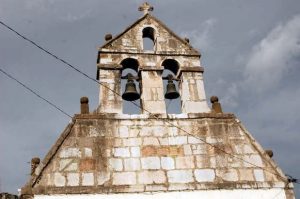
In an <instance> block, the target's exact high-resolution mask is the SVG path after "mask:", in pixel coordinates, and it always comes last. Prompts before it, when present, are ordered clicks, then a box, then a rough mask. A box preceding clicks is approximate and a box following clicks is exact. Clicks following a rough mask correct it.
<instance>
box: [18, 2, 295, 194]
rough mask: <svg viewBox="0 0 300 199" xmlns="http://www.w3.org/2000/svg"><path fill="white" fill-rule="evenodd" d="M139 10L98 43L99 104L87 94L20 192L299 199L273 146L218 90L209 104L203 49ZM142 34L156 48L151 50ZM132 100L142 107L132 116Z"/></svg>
mask: <svg viewBox="0 0 300 199" xmlns="http://www.w3.org/2000/svg"><path fill="white" fill-rule="evenodd" d="M139 10H140V11H142V12H143V13H144V14H143V16H142V17H141V18H140V19H138V20H137V21H136V22H135V23H133V24H132V25H131V26H129V27H128V28H126V29H125V30H124V31H123V32H122V33H120V34H119V35H116V36H114V37H113V36H112V35H110V34H108V35H106V37H105V39H106V43H105V44H104V45H103V46H102V47H100V48H99V53H98V59H97V79H98V80H99V85H100V91H99V106H98V107H97V109H96V110H95V111H89V105H88V98H86V97H83V98H81V101H80V102H81V113H80V114H76V115H75V116H74V117H73V119H72V121H71V122H70V123H69V124H68V126H67V127H66V128H65V130H64V131H63V132H62V134H61V135H60V137H59V138H58V140H57V141H56V143H55V144H54V145H53V147H52V148H51V149H50V151H49V152H48V154H47V155H46V157H45V158H44V159H43V160H42V161H39V159H38V158H35V159H33V160H32V174H31V178H30V179H29V181H28V183H27V184H26V185H25V186H24V187H23V188H22V197H23V198H37V199H48V198H49V199H60V198H70V199H71V198H72V199H73V198H74V199H77V198H90V199H94V198H95V199H96V198H97V199H102V198H103V199H104V198H105V199H117V198H118V199H120V198H124V199H127V198H128V199H129V198H130V199H132V198H139V199H152V198H164V199H171V198H172V199H173V198H191V199H193V198H230V199H232V198H253V199H257V198H268V199H269V198H274V197H276V198H282V199H283V198H287V199H291V198H295V196H294V192H293V185H292V184H291V183H290V182H289V180H288V178H287V177H286V176H285V175H284V173H283V172H282V170H281V169H280V168H279V167H278V166H277V165H276V163H275V162H274V161H273V159H272V152H271V151H266V150H264V149H263V148H262V146H260V145H259V144H258V143H257V142H256V141H255V139H254V138H253V137H252V136H251V134H250V133H249V132H248V131H247V129H246V128H245V127H244V126H243V125H242V123H241V122H240V121H239V120H238V118H237V117H236V116H235V115H234V114H231V113H223V111H222V108H221V104H220V103H219V102H218V98H217V97H216V96H213V97H211V98H210V101H211V103H212V105H211V106H209V105H208V103H207V97H206V95H205V90H204V84H203V72H204V68H203V67H202V65H201V62H200V57H201V55H200V53H199V52H198V51H197V50H195V49H194V48H193V47H192V46H191V45H190V43H189V40H188V39H186V38H180V37H179V36H177V35H176V34H175V33H174V32H173V31H171V30H170V29H169V28H168V27H167V26H166V25H164V24H163V23H162V22H161V21H159V20H158V19H157V18H155V17H154V16H152V15H151V14H150V11H152V10H153V8H152V7H151V6H150V5H149V4H147V3H144V4H143V5H142V6H141V7H140V8H139ZM143 38H148V39H150V40H152V42H153V48H151V49H150V50H146V49H145V46H144V45H145V43H144V42H143ZM126 69H130V70H131V71H133V74H130V75H128V74H124V73H123V72H124V71H125V70H126ZM165 71H168V74H169V75H167V76H163V74H165V73H164V72H165ZM122 80H125V81H127V83H126V87H125V90H124V89H122V84H121V81H122ZM164 81H167V82H168V85H167V89H165V88H164V87H165V86H164ZM175 82H177V84H178V91H177V88H176V85H175ZM166 98H167V99H169V100H172V99H175V98H180V102H181V105H180V109H181V113H180V114H168V113H167V106H166V103H165V99H166ZM124 100H127V101H132V102H133V103H135V104H136V106H138V107H140V111H141V113H140V114H134V115H132V114H131V115H130V114H124V113H123V101H124ZM138 100H139V101H140V103H138V104H137V103H136V102H137V101H138Z"/></svg>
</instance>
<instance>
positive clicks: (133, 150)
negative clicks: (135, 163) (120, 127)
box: [130, 147, 141, 157]
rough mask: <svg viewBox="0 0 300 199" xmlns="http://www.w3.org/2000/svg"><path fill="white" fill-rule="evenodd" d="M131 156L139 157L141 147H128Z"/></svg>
mask: <svg viewBox="0 0 300 199" xmlns="http://www.w3.org/2000/svg"><path fill="white" fill-rule="evenodd" d="M130 153H131V157H140V156H141V149H140V147H130Z"/></svg>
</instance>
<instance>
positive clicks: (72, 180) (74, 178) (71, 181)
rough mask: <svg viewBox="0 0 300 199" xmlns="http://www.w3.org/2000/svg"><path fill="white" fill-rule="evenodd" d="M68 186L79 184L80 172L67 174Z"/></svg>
mask: <svg viewBox="0 0 300 199" xmlns="http://www.w3.org/2000/svg"><path fill="white" fill-rule="evenodd" d="M67 186H79V173H68V174H67Z"/></svg>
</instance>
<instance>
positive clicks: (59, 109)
mask: <svg viewBox="0 0 300 199" xmlns="http://www.w3.org/2000/svg"><path fill="white" fill-rule="evenodd" d="M0 72H2V73H3V74H4V75H6V76H7V77H9V78H10V79H12V80H14V81H15V82H17V83H18V84H20V85H21V86H23V87H24V88H25V89H27V90H28V91H30V92H31V93H33V94H34V95H35V96H37V97H38V98H40V99H42V100H44V101H45V102H47V103H48V104H50V105H51V106H52V107H54V108H55V109H57V110H58V111H60V112H61V113H63V114H64V115H66V116H68V117H69V118H72V116H71V115H69V114H68V113H66V112H65V111H63V110H62V109H61V108H59V107H58V106H56V105H55V104H53V103H52V102H50V101H49V100H47V99H46V98H44V97H42V96H41V95H40V94H38V93H37V92H36V91H34V90H32V89H31V88H29V86H26V85H25V84H24V83H22V82H20V81H19V80H17V79H16V78H15V77H13V76H12V75H10V74H8V73H7V72H5V71H4V70H3V69H1V68H0Z"/></svg>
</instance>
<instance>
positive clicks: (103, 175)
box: [97, 171, 110, 185]
mask: <svg viewBox="0 0 300 199" xmlns="http://www.w3.org/2000/svg"><path fill="white" fill-rule="evenodd" d="M109 179H110V173H109V172H105V171H102V172H99V173H98V176H97V182H98V185H103V184H104V183H105V182H107V181H108V180H109Z"/></svg>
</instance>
